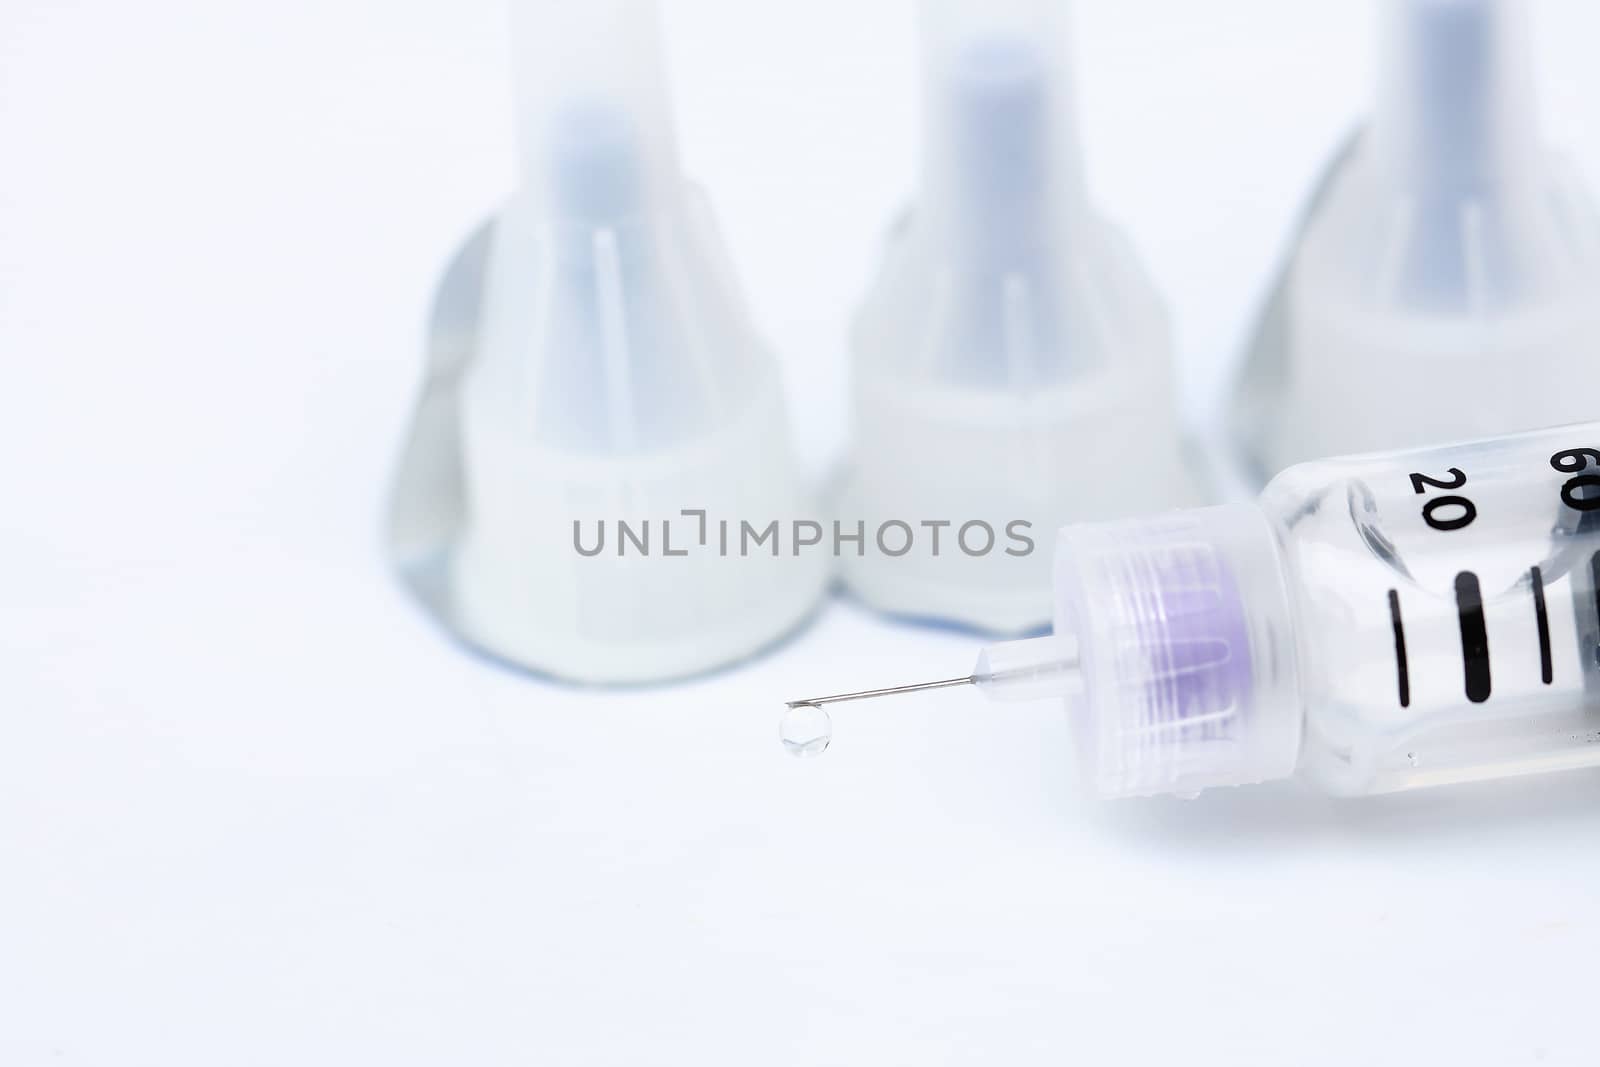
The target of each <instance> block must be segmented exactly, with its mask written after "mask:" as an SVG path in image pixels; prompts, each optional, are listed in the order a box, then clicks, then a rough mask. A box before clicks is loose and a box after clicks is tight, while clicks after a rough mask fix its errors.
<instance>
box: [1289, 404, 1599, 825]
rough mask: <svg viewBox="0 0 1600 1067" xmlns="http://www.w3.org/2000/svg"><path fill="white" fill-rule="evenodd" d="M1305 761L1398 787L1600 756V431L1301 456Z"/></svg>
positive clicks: (1364, 783)
mask: <svg viewBox="0 0 1600 1067" xmlns="http://www.w3.org/2000/svg"><path fill="white" fill-rule="evenodd" d="M1261 503H1262V507H1263V509H1264V510H1265V511H1266V513H1267V515H1268V516H1269V518H1270V519H1271V521H1272V522H1273V524H1274V526H1275V527H1276V529H1277V532H1278V536H1279V539H1280V542H1281V544H1282V545H1283V548H1284V559H1285V565H1286V567H1287V568H1288V571H1289V581H1288V583H1287V584H1288V587H1289V589H1290V590H1291V601H1292V603H1293V605H1294V611H1295V616H1296V632H1297V637H1296V650H1297V655H1296V658H1297V660H1298V663H1299V676H1300V687H1301V693H1302V699H1303V702H1304V706H1305V727H1304V733H1303V739H1302V747H1301V754H1300V767H1301V769H1302V770H1303V771H1304V772H1306V773H1308V774H1310V775H1312V776H1313V777H1315V778H1316V779H1317V780H1318V781H1319V782H1321V783H1322V784H1324V785H1325V786H1326V787H1328V788H1329V789H1330V790H1332V791H1334V792H1341V793H1367V792H1383V791H1389V790H1396V789H1408V788H1413V787H1417V786H1424V785H1433V784H1439V783H1445V782H1454V781H1466V780H1472V779H1478V778H1491V777H1499V776H1503V775H1510V774H1520V773H1528V772H1533V771H1543V770H1556V769H1560V768H1564V767H1578V766H1590V765H1595V764H1600V659H1597V653H1600V603H1597V600H1596V576H1597V575H1600V424H1590V425H1582V426H1573V427H1567V428H1562V429H1555V430H1546V431H1540V432H1536V433H1530V434H1521V435H1516V436H1512V437H1504V438H1499V439H1495V440H1490V441H1484V442H1480V443H1474V444H1462V445H1456V446H1451V447H1444V448H1433V449H1426V450H1420V451H1415V452H1404V453H1392V454H1387V455H1380V456H1370V457H1358V458H1352V459H1341V460H1330V461H1324V462H1316V463H1308V464H1304V465H1302V466H1298V467H1294V468H1291V469H1290V470H1287V471H1285V472H1284V473H1283V474H1281V475H1280V476H1279V477H1278V478H1276V479H1275V480H1274V481H1273V482H1272V483H1271V484H1270V485H1269V486H1268V487H1267V489H1266V491H1265V492H1264V493H1263V495H1262V501H1261Z"/></svg>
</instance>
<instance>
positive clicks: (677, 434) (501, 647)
mask: <svg viewBox="0 0 1600 1067" xmlns="http://www.w3.org/2000/svg"><path fill="white" fill-rule="evenodd" d="M513 9H514V17H513V35H512V42H513V47H514V50H515V67H516V70H517V78H516V82H517V92H518V96H517V118H518V128H519V147H520V152H519V154H520V159H521V171H522V177H521V185H520V188H519V189H518V190H517V192H516V193H515V195H514V196H513V197H512V198H511V200H510V201H509V202H508V203H507V204H506V206H505V207H504V209H503V210H502V211H501V212H500V214H499V216H498V217H497V218H496V220H495V221H494V224H493V227H492V231H491V233H490V236H489V238H488V242H489V243H488V248H487V250H486V251H484V252H482V253H480V254H481V256H482V259H481V265H482V279H481V285H479V286H478V287H477V288H476V289H475V290H474V292H473V293H472V298H471V299H469V300H468V301H466V303H469V305H470V306H471V307H472V308H473V310H474V311H475V312H476V314H475V315H473V316H471V318H470V320H469V322H468V325H467V329H466V331H465V336H464V337H462V338H460V339H459V340H456V341H452V342H451V344H450V345H446V346H443V347H444V348H445V349H448V351H450V352H459V351H462V350H463V349H465V351H466V352H467V355H466V356H465V358H461V359H459V360H458V362H459V363H460V366H448V367H442V366H436V369H439V370H440V373H439V375H438V376H437V377H436V378H435V379H433V380H432V381H431V382H430V395H429V396H428V397H425V398H424V406H423V410H424V411H427V410H434V411H437V410H438V409H440V408H441V407H446V406H448V408H449V410H450V412H451V414H453V415H454V416H455V418H454V419H453V420H449V419H444V420H436V421H435V423H434V424H433V425H435V427H436V432H435V433H434V435H433V436H430V437H428V438H427V441H428V442H429V444H428V446H427V447H426V448H423V447H413V448H411V449H409V450H408V453H407V454H408V463H410V464H412V465H413V467H414V468H416V469H421V468H424V467H426V468H427V469H429V470H438V471H442V472H447V473H443V474H439V475H438V476H436V477H433V478H432V479H431V480H430V479H429V478H425V477H421V476H418V477H414V478H410V479H408V478H406V477H404V476H403V477H402V480H401V484H402V486H409V487H411V490H412V492H413V496H412V497H411V498H410V504H409V506H407V507H405V508H401V507H399V506H397V508H396V513H397V514H399V513H401V512H404V513H405V514H407V515H408V516H409V517H410V518H411V520H412V521H411V522H410V524H409V526H408V529H410V530H411V531H416V530H419V529H421V530H427V531H437V532H438V533H439V536H440V538H441V540H442V542H443V543H442V544H440V545H439V548H438V550H439V552H440V554H442V555H443V556H444V562H443V575H444V578H443V588H442V590H439V591H438V592H437V595H434V596H430V597H427V598H425V599H427V600H428V602H429V603H430V604H432V605H433V606H434V607H435V608H436V610H438V611H439V613H440V614H441V617H442V618H443V620H444V621H445V622H446V623H447V624H448V625H450V626H451V627H452V628H453V629H454V630H455V631H456V632H457V633H459V634H460V635H461V636H462V637H464V638H465V639H466V640H468V641H469V642H471V643H472V644H474V645H477V646H479V647H481V648H483V649H485V650H487V651H489V652H491V653H493V654H494V655H496V656H499V657H501V658H504V659H506V660H510V661H512V662H514V663H517V664H520V665H522V666H525V667H529V668H532V669H535V670H538V671H541V672H545V673H549V674H552V675H556V676H559V677H562V678H567V679H573V680H577V681H584V682H644V681H656V680H662V679H667V678H673V677H678V676H683V675H688V674H694V673H697V672H700V671H704V670H708V669H711V668H714V667H718V666H722V665H724V664H728V663H731V662H733V661H735V660H738V659H740V658H741V657H743V656H746V655H748V654H750V653H752V652H754V651H756V650H758V649H760V648H761V647H762V646H764V645H767V644H769V643H771V642H772V641H774V640H775V639H776V638H778V637H780V636H781V635H783V634H784V633H785V632H787V631H788V630H790V629H792V628H793V627H794V626H796V625H797V624H798V623H799V622H800V621H801V620H802V619H803V618H805V617H806V615H807V614H808V613H809V612H810V611H811V609H812V607H813V606H814V605H815V603H816V602H817V600H818V598H819V597H820V595H821V592H822V587H823V583H824V581H825V580H826V570H827V559H826V557H825V556H824V555H823V554H822V553H821V552H817V551H812V552H808V553H799V552H794V553H791V552H790V551H789V550H788V546H787V545H785V546H784V551H782V552H779V551H778V545H777V544H776V542H772V541H768V542H766V543H762V544H759V545H758V547H757V548H756V550H755V551H748V550H747V549H746V548H745V547H744V544H743V542H742V541H740V540H739V539H738V538H737V537H736V539H735V541H734V542H733V547H731V548H728V547H726V545H727V541H726V539H725V538H724V537H723V536H721V524H722V523H725V522H731V523H732V524H734V528H735V530H736V532H737V531H738V529H739V527H740V524H741V523H744V522H749V523H752V524H754V526H755V528H756V529H757V530H765V529H766V527H767V524H769V523H777V524H779V525H781V526H783V527H785V528H788V525H789V524H790V523H792V522H794V521H796V520H801V519H807V518H812V517H813V515H814V507H813V503H812V501H811V499H810V497H809V494H808V492H807V491H806V488H805V486H804V485H803V483H802V481H801V479H800V477H799V474H798V472H797V470H796V468H795V464H794V462H793V458H792V456H791V453H790V449H789V438H788V430H787V417H786V413H785V408H784V402H783V392H782V388H781V383H780V379H779V374H778V368H777V365H776V363H775V361H774V360H773V359H772V357H771V355H770V354H769V352H768V351H767V350H766V348H765V346H764V345H763V343H762V341H761V339H760V338H759V337H758V336H757V334H756V332H755V330H754V329H753V327H752V326H751V324H750V322H749V321H748V319H747V317H746V314H745V309H744V307H743V301H742V299H741V296H740V294H739V292H738V289H737V287H736V286H735V284H734V280H733V277H732V274H731V272H730V271H729V270H728V268H727V264H726V261H725V258H724V255H723V251H722V248H721V243H720V240H719V238H718V236H717V233H716V231H715V229H714V227H713V226H712V223H711V218H710V214H709V211H708V210H707V208H706V206H705V204H704V202H703V201H702V200H701V198H700V197H699V196H698V194H697V193H696V192H695V191H694V190H693V189H692V188H691V187H690V186H689V185H688V184H687V183H686V182H685V181H684V179H683V177H682V175H681V174H680V172H679V169H678V162H677V154H676V151H675V149H674V142H673V136H672V128H671V120H670V108H669V105H668V97H667V93H666V85H665V82H664V79H663V77H662V71H661V66H662V64H661V59H660V46H659V41H658V39H657V29H656V9H655V4H654V3H653V2H652V0H598V2H595V3H580V4H567V3H561V2H559V0H517V2H516V3H514V4H513ZM472 280H473V281H474V282H475V283H476V278H475V277H473V279H472ZM448 284H449V280H448V279H447V285H448ZM441 362H447V361H444V360H441ZM423 423H424V420H423V419H422V416H421V413H419V426H422V425H423ZM440 425H443V426H444V431H437V427H438V426H440ZM419 432H420V431H419ZM419 440H421V438H420V437H419ZM414 444H415V443H414ZM446 453H448V454H446ZM452 474H453V477H454V481H452V480H451V477H452ZM422 497H428V498H429V499H431V502H432V503H433V505H434V506H435V507H436V508H441V509H444V508H453V509H454V510H453V512H452V516H453V519H454V521H453V522H447V523H433V524H422V523H418V522H416V521H415V519H416V517H417V516H419V515H426V514H427V510H428V509H427V504H428V502H429V500H422V499H420V498H422ZM686 513H687V514H686ZM625 530H626V532H625ZM393 540H395V541H396V543H397V544H398V543H399V540H400V539H399V538H398V537H396V538H394V539H393ZM407 544H408V547H409V550H410V551H411V552H412V553H413V554H414V553H415V552H416V551H417V549H418V548H419V547H425V546H419V545H418V544H416V543H415V538H414V537H413V538H411V539H409V540H408V541H407ZM402 567H403V569H406V570H407V571H408V572H409V571H410V570H411V568H410V567H408V566H407V565H406V564H405V563H402ZM414 584H416V583H414Z"/></svg>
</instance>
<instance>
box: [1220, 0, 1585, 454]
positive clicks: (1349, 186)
mask: <svg viewBox="0 0 1600 1067" xmlns="http://www.w3.org/2000/svg"><path fill="white" fill-rule="evenodd" d="M1383 10H1384V18H1383V30H1384V36H1383V41H1382V46H1383V47H1382V53H1381V62H1380V75H1379V79H1378V93H1377V98H1376V100H1375V103H1374V108H1373V113H1372V118H1371V121H1370V123H1369V124H1368V126H1367V128H1366V129H1365V130H1364V131H1363V132H1361V133H1360V134H1359V135H1358V136H1357V137H1356V139H1355V140H1354V141H1353V142H1352V143H1351V144H1350V145H1348V146H1347V147H1346V148H1345V149H1344V150H1343V151H1342V152H1341V153H1340V155H1339V157H1338V158H1337V159H1336V160H1335V162H1334V164H1333V165H1332V166H1331V167H1330V168H1329V171H1328V173H1327V175H1326V176H1325V177H1324V178H1323V179H1322V181H1321V183H1320V185H1319V188H1318V191H1317V193H1316V194H1315V195H1314V197H1313V198H1312V202H1311V205H1310V207H1309V209H1308V210H1307V213H1306V216H1305V219H1304V221H1303V223H1302V225H1301V227H1300V229H1299V232H1298V234H1297V236H1296V238H1295V240H1294V242H1293V245H1292V247H1291V250H1290V252H1289V255H1288V258H1287V260H1286V262H1285V266H1284V268H1283V270H1282V272H1281V275H1280V278H1279V281H1278V283H1277V285H1276V286H1275V289H1274V293H1273V295H1272V297H1271V299H1270V301H1269V304H1268V307H1267V310H1266V313H1265V314H1264V316H1263V319H1262V322H1261V324H1260V326H1259V328H1258V330H1257V334H1256V338H1255V341H1254V345H1253V350H1252V352H1251V355H1250V360H1249V364H1248V366H1247V369H1246V375H1245V378H1244V379H1243V381H1242V383H1241V386H1240V399H1239V407H1238V409H1237V417H1236V419H1235V423H1236V425H1238V426H1239V427H1240V429H1241V433H1242V436H1243V443H1244V446H1245V448H1246V450H1247V451H1248V453H1249V455H1250V457H1251V459H1252V461H1253V462H1254V464H1255V466H1256V467H1257V468H1258V473H1259V474H1260V476H1261V477H1263V478H1265V477H1267V476H1269V475H1271V474H1272V473H1274V472H1275V471H1277V470H1279V469H1282V468H1283V467H1286V466H1289V465H1291V464H1293V463H1296V462H1299V461H1301V460H1304V459H1310V458H1314V457H1318V456H1325V455H1338V454H1342V453H1348V452H1364V451H1371V450H1376V449H1389V448H1401V447H1413V446H1420V445H1424V444H1428V443H1431V442H1437V441H1448V440H1456V439H1466V438H1473V437H1490V436H1496V435H1499V434H1503V433H1508V432H1512V431H1515V430H1520V429H1528V428H1530V427H1533V426H1540V425H1548V424H1556V423H1561V422H1576V421H1582V420H1584V419H1587V418H1589V417H1591V415H1592V404H1591V403H1590V398H1592V397H1593V396H1594V395H1595V393H1596V390H1597V389H1600V364H1597V363H1596V362H1595V360H1594V359H1593V356H1592V353H1593V351H1594V349H1595V346H1596V345H1597V344H1600V303H1596V301H1595V300H1594V298H1593V294H1594V292H1596V291H1597V289H1600V225H1597V220H1596V215H1595V211H1594V207H1593V204H1592V202H1591V200H1590V198H1589V195H1588V193H1587V192H1586V191H1585V190H1584V189H1583V188H1582V186H1581V184H1580V183H1579V182H1578V181H1577V180H1576V178H1575V175H1574V174H1573V173H1572V172H1571V171H1570V170H1569V169H1568V168H1567V167H1566V166H1565V165H1564V164H1563V163H1562V162H1561V161H1560V160H1558V159H1556V158H1554V157H1552V156H1551V155H1550V154H1549V153H1548V152H1546V151H1545V150H1544V149H1543V148H1542V146H1541V144H1540V141H1539V137H1538V129H1537V114H1536V109H1535V103H1534V93H1533V84H1532V76H1531V72H1530V45H1529V40H1528V36H1529V35H1528V29H1529V27H1528V18H1529V13H1528V5H1527V4H1526V3H1525V2H1523V0H1393V2H1391V3H1387V4H1385V5H1383Z"/></svg>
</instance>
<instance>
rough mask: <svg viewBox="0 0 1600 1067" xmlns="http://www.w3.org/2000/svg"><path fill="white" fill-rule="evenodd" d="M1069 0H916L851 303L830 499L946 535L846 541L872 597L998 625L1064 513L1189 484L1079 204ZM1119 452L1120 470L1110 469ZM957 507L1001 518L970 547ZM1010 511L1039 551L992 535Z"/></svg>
mask: <svg viewBox="0 0 1600 1067" xmlns="http://www.w3.org/2000/svg"><path fill="white" fill-rule="evenodd" d="M1066 6H1067V5H1065V4H1064V3H1060V2H1055V0H926V2H924V4H923V5H922V8H921V13H922V26H923V41H922V45H923V48H922V61H923V84H924V89H923V111H924V114H923V138H922V143H923V148H922V175H921V180H920V184H919V189H918V194H917V200H916V203H915V204H914V205H913V208H912V211H911V213H910V216H909V217H908V218H907V219H906V220H904V221H903V223H902V224H900V225H898V226H897V227H896V228H895V229H894V230H893V232H892V233H891V235H890V238H889V242H888V246H887V249H886V252H885V258H884V264H883V268H882V270H881V272H880V274H879V276H878V278H877V280H876V281H875V283H874V285H873V286H872V288H871V290H870V291H869V293H868V294H867V297H866V300H865V302H864V304H863V306H862V308H861V311H860V314H859V315H858V317H857V319H856V323H855V330H854V335H853V339H852V340H853V353H852V357H853V358H852V367H851V369H852V380H851V390H852V416H853V417H852V429H853V436H854V444H853V450H852V454H851V458H850V461H849V463H848V465H847V468H846V472H845V476H844V478H843V479H842V481H841V485H840V489H839V492H838V495H837V498H836V501H835V511H836V512H837V513H838V514H839V515H840V516H841V517H842V518H844V519H845V520H847V521H854V520H865V522H866V524H867V526H868V528H869V529H870V528H876V527H879V526H881V525H882V524H883V523H885V522H894V521H900V522H905V523H909V524H911V525H912V526H918V525H919V524H922V523H926V522H939V521H943V522H946V523H948V524H949V525H950V527H951V531H950V533H947V534H946V536H945V538H944V540H943V542H942V550H941V543H939V542H937V541H936V539H935V538H934V537H931V536H928V535H923V536H921V537H919V539H918V540H917V542H916V544H915V545H914V546H913V548H912V550H911V551H909V552H907V553H905V554H903V555H899V556H896V557H893V558H890V557H887V556H885V555H884V554H882V553H867V554H865V555H864V556H862V557H855V556H846V557H845V558H844V559H843V561H842V566H843V569H844V574H845V578H846V581H847V582H848V583H849V584H850V586H851V587H852V589H853V590H854V591H855V592H856V593H857V594H858V595H860V596H861V597H862V598H863V599H865V600H866V601H868V602H869V603H870V604H872V605H874V606H876V607H878V608H880V609H882V610H886V611H890V612H894V613H898V614H904V615H913V616H924V617H932V618H938V619H947V620H954V621H957V622H961V623H966V624H969V625H972V626H975V627H978V628H981V629H985V630H990V631H995V632H1001V633H1008V632H1009V633H1015V632H1019V631H1025V630H1028V629H1032V628H1036V627H1039V626H1042V625H1043V624H1045V623H1046V622H1047V621H1048V620H1049V617H1050V598H1049V592H1048V590H1049V582H1048V575H1049V562H1048V553H1047V552H1045V551H1043V550H1042V549H1043V548H1044V545H1043V544H1042V542H1043V540H1044V539H1045V538H1047V537H1048V536H1049V534H1050V532H1051V531H1053V530H1055V529H1056V528H1057V527H1059V526H1061V525H1062V524H1063V523H1065V522H1068V521H1073V520H1080V519H1091V518H1108V517H1112V516H1117V515H1127V514H1135V513H1139V512H1141V511H1146V510H1154V509H1158V508H1162V507H1170V506H1174V505H1179V504H1184V503H1189V502H1190V501H1191V500H1192V499H1193V494H1192V489H1191V486H1190V484H1189V479H1188V478H1187V477H1186V472H1185V471H1184V470H1183V467H1182V463H1181V461H1180V452H1179V443H1178V422H1177V415H1176V406H1175V403H1174V399H1173V394H1172V384H1171V374H1172V372H1171V339H1170V336H1169V330H1168V323H1167V317H1166V312H1165V309H1164V307H1163V305H1162V303H1161V301H1160V300H1159V298H1158V297H1157V295H1156V293H1155V290H1154V288H1153V287H1152V285H1151V283H1150V281H1149V280H1148V278H1147V277H1146V276H1145V274H1144V272H1143V270H1142V268H1141V267H1140V265H1139V263H1138V261H1137V259H1136V258H1135V257H1134V255H1133V254H1132V251H1131V250H1130V248H1129V247H1128V245H1127V243H1126V242H1125V241H1124V240H1123V238H1122V236H1121V234H1120V233H1119V232H1117V231H1116V230H1115V229H1114V228H1112V227H1111V226H1109V225H1108V224H1107V223H1106V222H1104V221H1103V220H1102V219H1100V218H1099V217H1098V216H1096V215H1095V214H1094V212H1093V211H1092V210H1091V209H1090V205H1089V203H1088V201H1087V198H1086V196H1085V193H1084V188H1083V181H1082V176H1081V170H1082V168H1081V165H1080V162H1079V158H1078V133H1077V128H1076V120H1075V118H1074V113H1073V99H1072V97H1073V94H1072V87H1071V78H1070V66H1071V65H1070V62H1069V57H1068V55H1067V52H1068V48H1067V43H1068V42H1067V27H1066V17H1065V10H1064V9H1065V8H1066ZM1129 470H1137V471H1138V472H1139V474H1138V477H1137V478H1136V479H1134V478H1126V477H1123V476H1122V475H1121V474H1120V473H1119V472H1121V471H1129ZM967 522H982V523H984V524H987V526H988V527H989V528H990V529H992V530H995V531H997V532H999V533H1000V537H999V547H998V548H997V549H995V550H991V551H988V552H981V553H969V552H967V551H965V550H963V549H962V547H961V546H958V545H956V544H954V543H953V540H954V539H953V536H952V534H953V533H954V531H955V530H956V529H957V528H959V527H960V526H961V525H963V524H964V523H967ZM1013 523H1023V524H1025V528H1026V530H1028V531H1030V532H1029V537H1030V539H1033V540H1035V543H1036V545H1037V547H1038V549H1040V550H1037V551H1032V552H1020V551H1019V552H1017V553H1010V552H1007V551H1005V549H1006V548H1018V549H1020V547H1021V545H1020V541H1018V540H1015V539H1011V538H1008V537H1006V536H1005V533H1004V532H1005V531H1007V530H1008V528H1010V527H1011V526H1012V524H1013Z"/></svg>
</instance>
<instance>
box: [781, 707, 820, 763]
mask: <svg viewBox="0 0 1600 1067" xmlns="http://www.w3.org/2000/svg"><path fill="white" fill-rule="evenodd" d="M778 736H779V737H781V738H782V739H783V747H784V748H785V749H787V750H788V751H789V754H790V755H791V756H797V757H799V758H801V759H806V758H808V757H811V756H820V755H822V754H823V753H824V752H826V751H828V745H829V743H830V742H832V741H833V720H832V719H831V718H829V717H828V713H827V711H826V710H825V709H823V708H822V707H821V706H820V705H817V704H796V705H795V706H794V707H792V708H785V709H783V719H782V720H781V721H780V722H779V723H778Z"/></svg>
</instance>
